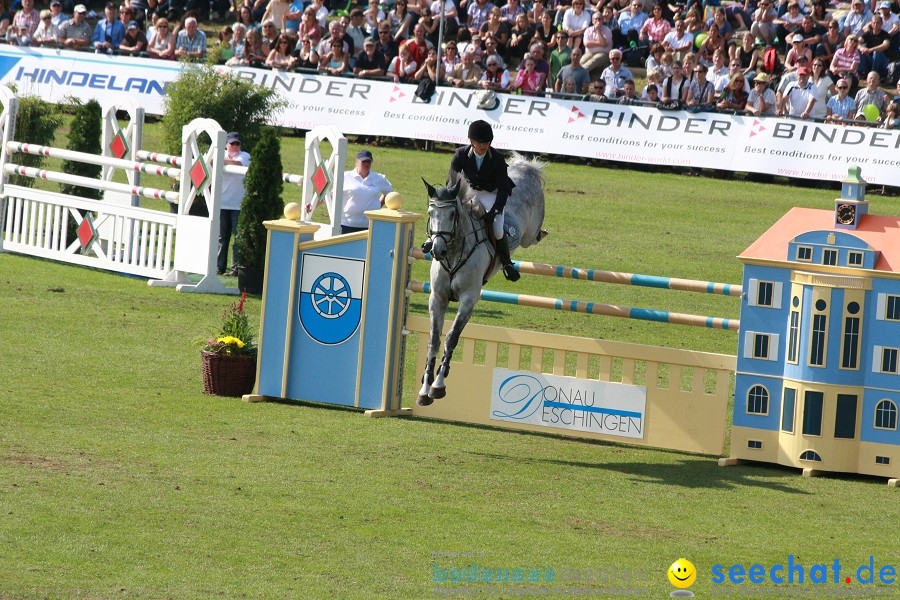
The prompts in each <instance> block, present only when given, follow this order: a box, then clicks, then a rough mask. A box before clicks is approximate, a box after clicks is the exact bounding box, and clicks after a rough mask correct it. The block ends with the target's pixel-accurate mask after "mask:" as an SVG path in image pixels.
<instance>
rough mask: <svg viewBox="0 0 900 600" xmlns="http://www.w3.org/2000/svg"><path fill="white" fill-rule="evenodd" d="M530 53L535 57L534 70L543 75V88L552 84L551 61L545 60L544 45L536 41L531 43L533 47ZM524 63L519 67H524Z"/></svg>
mask: <svg viewBox="0 0 900 600" xmlns="http://www.w3.org/2000/svg"><path fill="white" fill-rule="evenodd" d="M528 55H529V56H531V57H532V58H533V59H534V70H535V71H537V72H538V73H540V74H541V75H542V76H543V78H544V79H543V81H541V89H543V88H544V87H545V86H550V85H552V84H551V81H553V80H551V79H549V76H550V63H548V62H547V61H546V60H544V45H543V44H542V43H540V42H535V43H533V44H532V45H531V49H530V51H529V52H528ZM524 67H525V65H524V64H521V63H520V64H519V68H520V69H522V68H524Z"/></svg>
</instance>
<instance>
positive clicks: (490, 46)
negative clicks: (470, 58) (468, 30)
mask: <svg viewBox="0 0 900 600" xmlns="http://www.w3.org/2000/svg"><path fill="white" fill-rule="evenodd" d="M491 56H496V57H497V58H499V59H500V63H501V64H506V61H504V60H503V55H502V54H501V53H500V48H499V46H498V45H497V41H496V40H495V39H494V38H493V36H490V35H489V36H487V37H485V38H484V51H483V52H482V53H481V66H482V67H486V66H487V59H488V58H490V57H491Z"/></svg>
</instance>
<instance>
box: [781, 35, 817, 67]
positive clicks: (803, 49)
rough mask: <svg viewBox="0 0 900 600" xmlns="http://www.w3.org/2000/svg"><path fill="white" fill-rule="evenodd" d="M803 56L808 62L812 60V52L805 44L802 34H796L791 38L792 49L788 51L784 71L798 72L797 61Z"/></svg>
mask: <svg viewBox="0 0 900 600" xmlns="http://www.w3.org/2000/svg"><path fill="white" fill-rule="evenodd" d="M801 56H805V57H806V62H807V63H809V61H811V60H812V50H810V49H809V47H807V46H806V45H805V44H804V43H803V35H802V34H800V33H795V34H794V35H792V36H791V49H790V50H788V53H787V55H786V56H785V57H784V70H785V71H788V72H790V71H796V70H797V67H798V65H797V59H798V58H800V57H801Z"/></svg>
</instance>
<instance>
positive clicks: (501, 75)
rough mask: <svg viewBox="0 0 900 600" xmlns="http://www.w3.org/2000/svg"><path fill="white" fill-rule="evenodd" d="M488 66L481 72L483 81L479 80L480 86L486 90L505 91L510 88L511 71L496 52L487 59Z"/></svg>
mask: <svg viewBox="0 0 900 600" xmlns="http://www.w3.org/2000/svg"><path fill="white" fill-rule="evenodd" d="M486 62H487V65H486V66H487V68H486V69H485V70H484V73H482V74H481V81H479V82H478V85H479V87H481V89H484V90H494V91H495V92H505V91H507V90H509V71H507V70H506V66H505V65H504V64H503V59H501V58H500V57H499V56H497V55H496V54H494V55H491V56H489V57H488V59H487V61H486Z"/></svg>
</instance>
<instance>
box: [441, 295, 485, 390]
mask: <svg viewBox="0 0 900 600" xmlns="http://www.w3.org/2000/svg"><path fill="white" fill-rule="evenodd" d="M480 295H481V290H480V289H475V290H474V291H473V290H468V291H466V292H463V293H462V294H461V295H460V298H459V310H458V311H457V312H456V318H455V319H453V325H452V326H451V327H450V331H448V332H447V338H446V339H445V340H444V357H443V358H442V359H441V366H440V367H439V368H438V370H437V377H436V378H435V379H434V383H433V384H432V385H431V394H430V395H431V397H432V398H443V397H444V396H446V395H447V389H446V387H447V386H446V383H444V379H445V378H446V377H447V375H449V374H450V359H452V358H453V351H454V350H455V349H456V344H458V343H459V336H460V335H462V332H463V329H465V327H466V323H468V322H469V318H470V317H471V316H472V311H473V310H474V309H475V303H476V302H478V298H479V296H480Z"/></svg>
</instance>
